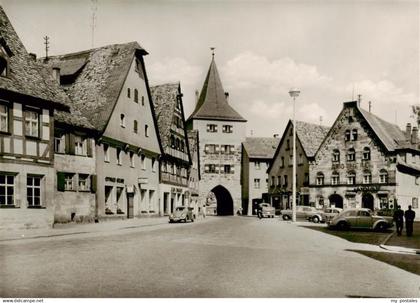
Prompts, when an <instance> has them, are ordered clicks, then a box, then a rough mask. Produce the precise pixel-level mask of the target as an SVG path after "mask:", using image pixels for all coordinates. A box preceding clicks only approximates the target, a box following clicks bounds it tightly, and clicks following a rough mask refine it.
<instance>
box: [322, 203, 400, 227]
mask: <svg viewBox="0 0 420 303" xmlns="http://www.w3.org/2000/svg"><path fill="white" fill-rule="evenodd" d="M327 224H328V226H329V227H330V228H337V229H342V230H346V229H349V228H365V229H374V230H378V231H385V230H386V229H388V228H390V227H392V226H393V222H392V217H383V216H378V215H375V214H374V213H373V212H372V211H371V210H370V209H369V208H350V209H346V210H344V211H343V212H341V213H340V214H339V215H337V216H335V217H334V218H333V219H332V220H331V222H329V223H328V222H327Z"/></svg>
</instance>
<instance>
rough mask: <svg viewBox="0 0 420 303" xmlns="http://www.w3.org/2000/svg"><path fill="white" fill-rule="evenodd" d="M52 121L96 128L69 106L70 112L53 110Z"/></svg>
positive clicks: (91, 128)
mask: <svg viewBox="0 0 420 303" xmlns="http://www.w3.org/2000/svg"><path fill="white" fill-rule="evenodd" d="M54 121H55V122H59V123H64V124H67V125H71V126H77V127H82V128H87V129H90V130H96V129H95V127H94V126H93V125H92V124H91V123H90V122H89V120H88V119H87V118H86V117H84V116H83V115H82V114H81V113H80V112H79V111H77V110H75V109H73V108H70V112H63V111H58V110H56V111H55V112H54Z"/></svg>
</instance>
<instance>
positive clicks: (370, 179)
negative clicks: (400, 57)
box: [309, 101, 420, 210]
mask: <svg viewBox="0 0 420 303" xmlns="http://www.w3.org/2000/svg"><path fill="white" fill-rule="evenodd" d="M359 102H360V101H349V102H344V106H343V109H342V110H341V112H340V114H339V115H338V117H337V119H336V120H335V122H334V124H333V126H332V127H331V129H330V130H329V132H328V134H327V135H326V136H325V138H324V140H323V141H322V143H321V144H320V146H319V149H318V150H317V152H316V154H315V157H314V159H313V161H312V162H311V163H310V164H309V165H310V170H309V172H310V176H309V180H310V184H309V187H310V196H311V199H312V202H313V204H314V205H315V206H316V207H323V206H336V207H341V208H347V207H364V208H370V209H372V210H373V209H393V208H394V207H395V205H396V204H400V205H401V206H402V208H403V209H407V208H408V205H412V206H413V208H414V209H418V199H419V198H420V196H419V195H420V186H419V184H420V149H419V141H418V128H417V127H414V128H413V129H411V125H408V126H407V129H406V131H405V132H404V131H402V130H401V129H400V128H399V127H398V126H397V125H394V124H392V123H389V122H386V121H384V120H382V119H381V118H379V117H378V116H376V115H374V114H372V113H371V112H369V111H366V110H364V109H363V108H361V107H360V104H359Z"/></svg>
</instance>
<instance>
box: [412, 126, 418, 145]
mask: <svg viewBox="0 0 420 303" xmlns="http://www.w3.org/2000/svg"><path fill="white" fill-rule="evenodd" d="M418 135H419V129H418V128H417V127H416V126H414V127H413V131H412V132H411V143H412V144H417V142H418Z"/></svg>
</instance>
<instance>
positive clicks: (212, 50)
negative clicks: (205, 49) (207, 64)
mask: <svg viewBox="0 0 420 303" xmlns="http://www.w3.org/2000/svg"><path fill="white" fill-rule="evenodd" d="M210 49H211V55H212V56H213V58H214V50H215V49H216V48H215V47H210Z"/></svg>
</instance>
